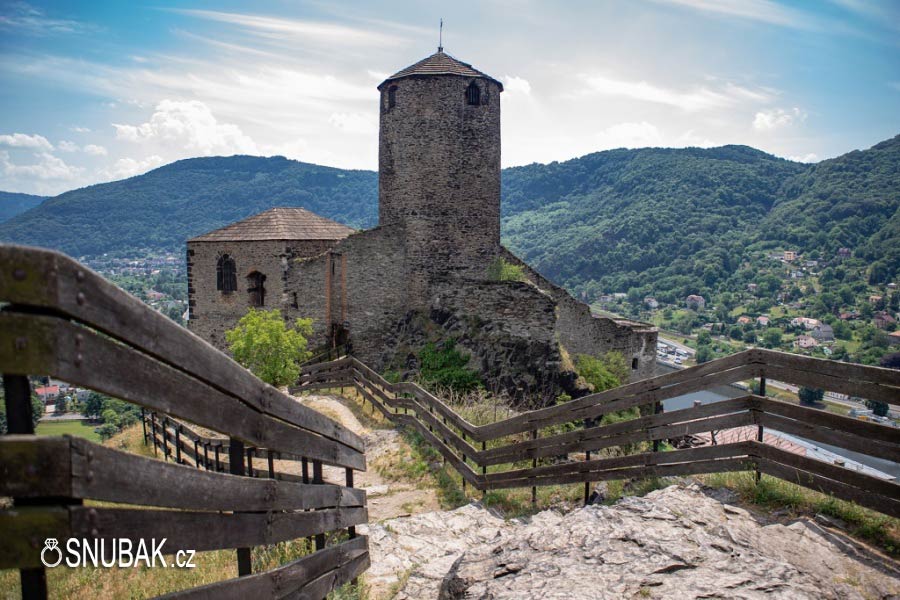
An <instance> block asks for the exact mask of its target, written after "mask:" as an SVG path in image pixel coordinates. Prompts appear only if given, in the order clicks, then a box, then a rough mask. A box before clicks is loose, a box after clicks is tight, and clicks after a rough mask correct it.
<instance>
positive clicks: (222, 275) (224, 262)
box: [216, 254, 237, 293]
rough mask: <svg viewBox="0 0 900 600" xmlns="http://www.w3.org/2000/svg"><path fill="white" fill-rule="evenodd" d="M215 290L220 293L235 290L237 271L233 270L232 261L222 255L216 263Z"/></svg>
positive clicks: (225, 255)
mask: <svg viewBox="0 0 900 600" xmlns="http://www.w3.org/2000/svg"><path fill="white" fill-rule="evenodd" d="M216 289H217V290H219V291H220V292H226V293H227V292H233V291H235V290H237V269H235V268H234V259H233V258H231V257H230V256H228V255H227V254H223V255H222V256H220V257H219V260H218V261H217V262H216Z"/></svg>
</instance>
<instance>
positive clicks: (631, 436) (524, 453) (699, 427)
mask: <svg viewBox="0 0 900 600" xmlns="http://www.w3.org/2000/svg"><path fill="white" fill-rule="evenodd" d="M755 422H756V421H755V416H754V415H753V414H751V412H750V411H745V412H740V413H732V414H727V415H723V416H719V417H708V418H705V419H698V420H695V421H687V422H684V423H677V424H674V425H664V426H659V427H649V428H645V429H644V428H638V429H637V430H636V431H632V432H630V433H620V434H617V435H611V436H596V437H595V436H593V435H592V434H593V432H594V431H597V430H601V429H602V427H597V428H590V429H587V430H582V432H577V433H580V434H581V436H582V439H580V440H573V441H569V442H565V443H558V442H556V441H555V440H553V438H544V440H543V441H545V442H547V443H546V444H538V445H537V447H532V448H526V449H521V450H520V449H518V448H517V446H520V445H525V444H524V443H523V444H513V445H511V446H505V447H504V448H494V449H492V450H489V451H488V452H492V453H493V454H492V455H491V456H490V457H489V458H483V459H480V462H479V464H480V465H496V464H503V463H511V462H517V461H519V460H526V459H531V458H541V457H547V456H561V455H563V454H566V453H568V452H580V451H585V450H599V449H601V448H610V447H613V446H622V445H625V444H635V443H638V442H651V441H653V440H664V439H669V438H673V437H682V436H685V435H690V434H694V433H704V432H707V431H718V430H720V429H731V428H734V427H741V426H744V425H751V424H753V423H755ZM563 435H564V436H568V435H570V434H563ZM539 441H540V440H539ZM497 450H506V451H505V452H502V453H500V452H496V451H497Z"/></svg>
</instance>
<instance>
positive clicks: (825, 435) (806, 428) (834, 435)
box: [759, 413, 900, 462]
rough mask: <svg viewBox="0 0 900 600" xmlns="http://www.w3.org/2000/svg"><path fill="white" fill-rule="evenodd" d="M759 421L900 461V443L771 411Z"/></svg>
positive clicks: (773, 426)
mask: <svg viewBox="0 0 900 600" xmlns="http://www.w3.org/2000/svg"><path fill="white" fill-rule="evenodd" d="M759 422H760V425H763V426H764V427H768V428H772V429H774V430H776V431H781V432H784V433H792V434H794V435H799V436H800V437H803V438H806V439H808V440H812V441H814V442H822V443H823V444H831V445H832V446H837V447H839V448H845V449H847V450H852V451H854V452H859V453H861V454H866V455H868V456H877V457H879V458H886V459H887V460H892V461H894V462H900V445H898V444H887V443H885V442H879V441H877V440H869V439H866V438H863V437H859V436H856V435H853V434H851V433H844V432H843V431H835V430H833V429H826V428H824V427H820V426H815V425H810V424H808V423H804V422H803V421H795V420H793V419H788V418H785V417H780V416H778V415H773V414H769V413H760V414H759Z"/></svg>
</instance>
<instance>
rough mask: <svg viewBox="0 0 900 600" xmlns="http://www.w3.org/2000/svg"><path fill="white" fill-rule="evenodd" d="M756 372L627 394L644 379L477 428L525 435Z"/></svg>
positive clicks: (482, 432)
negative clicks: (586, 399)
mask: <svg viewBox="0 0 900 600" xmlns="http://www.w3.org/2000/svg"><path fill="white" fill-rule="evenodd" d="M701 366H702V365H701ZM758 370H759V367H758V365H746V366H741V367H737V368H734V369H729V370H728V371H726V372H723V373H714V374H711V375H707V376H705V377H703V378H702V379H692V380H688V381H683V382H678V383H675V384H674V385H668V386H666V387H664V388H659V389H652V390H648V391H642V392H640V393H638V394H635V395H630V393H629V390H627V389H626V388H631V387H632V386H637V385H638V384H643V383H646V382H649V381H652V380H649V379H645V380H643V381H641V382H637V383H635V384H630V385H627V386H622V387H619V388H613V389H612V390H608V391H605V392H600V393H599V394H592V395H591V396H585V397H584V398H579V399H578V400H572V401H571V402H567V403H566V404H562V405H558V406H552V407H549V408H544V409H539V410H536V411H530V412H527V413H524V414H522V415H518V416H515V417H511V418H510V419H507V420H505V421H500V422H499V423H491V424H489V425H482V426H481V427H479V428H478V435H479V436H480V438H484V439H494V438H497V437H501V436H506V435H511V434H515V433H524V432H526V431H531V430H533V429H542V428H544V427H549V426H551V425H559V424H561V423H568V422H573V421H579V420H582V419H587V418H596V417H599V416H601V415H605V414H609V413H612V412H618V411H621V410H627V409H629V408H633V407H636V406H645V405H652V404H655V403H657V402H661V401H662V400H665V399H667V398H674V397H676V396H680V395H683V394H688V393H690V392H693V391H698V390H703V389H707V388H709V387H710V386H715V385H722V384H725V383H731V382H734V381H742V380H744V379H748V378H750V377H752V376H753V375H755V374H757V373H758ZM664 377H669V375H662V376H660V377H659V378H658V379H662V378H664ZM626 393H628V395H626ZM585 398H593V399H595V403H593V404H586V403H585V402H583V401H584V400H585ZM480 438H478V439H480Z"/></svg>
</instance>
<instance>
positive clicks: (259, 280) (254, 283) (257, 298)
mask: <svg viewBox="0 0 900 600" xmlns="http://www.w3.org/2000/svg"><path fill="white" fill-rule="evenodd" d="M265 283H266V276H265V275H263V274H262V273H260V272H259V271H253V272H252V273H250V274H249V275H247V286H248V289H247V293H249V294H250V306H265V305H266V287H265Z"/></svg>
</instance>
